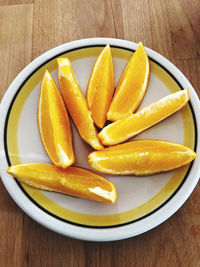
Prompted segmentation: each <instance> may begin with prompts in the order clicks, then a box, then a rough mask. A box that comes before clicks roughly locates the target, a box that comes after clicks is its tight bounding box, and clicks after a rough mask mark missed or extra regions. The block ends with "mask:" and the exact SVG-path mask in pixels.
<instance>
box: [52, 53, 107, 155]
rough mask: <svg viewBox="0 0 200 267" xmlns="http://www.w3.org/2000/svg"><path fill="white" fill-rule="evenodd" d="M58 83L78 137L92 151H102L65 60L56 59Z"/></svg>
mask: <svg viewBox="0 0 200 267" xmlns="http://www.w3.org/2000/svg"><path fill="white" fill-rule="evenodd" d="M57 61H58V81H59V84H60V88H61V91H62V94H63V97H64V101H65V103H66V105H67V108H68V110H69V112H70V115H71V117H72V119H73V121H74V123H75V125H76V127H77V129H78V131H79V134H80V136H81V137H82V138H83V140H85V142H87V143H88V144H90V145H91V146H92V147H93V148H94V149H97V150H100V149H103V146H102V144H101V142H100V140H99V138H98V136H97V131H96V129H95V126H94V121H93V119H92V116H91V112H90V111H89V109H88V105H87V102H86V100H85V97H84V95H83V93H82V91H81V89H80V86H79V84H78V82H77V80H76V77H75V74H74V72H73V69H72V66H71V63H70V61H69V59H67V58H58V59H57Z"/></svg>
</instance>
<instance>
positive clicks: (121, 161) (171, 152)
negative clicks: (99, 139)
mask: <svg viewBox="0 0 200 267" xmlns="http://www.w3.org/2000/svg"><path fill="white" fill-rule="evenodd" d="M196 156H197V155H196V153H195V152H194V151H192V150H191V149H189V148H187V147H185V146H183V145H180V144H176V143H172V142H167V141H159V140H139V141H132V142H127V143H124V144H121V145H117V146H113V147H108V148H105V149H103V150H101V151H95V152H92V153H90V154H89V156H88V162H89V164H90V166H91V167H92V168H93V169H95V170H97V171H100V172H103V173H109V174H121V175H129V174H134V175H149V174H154V173H159V172H165V171H169V170H172V169H175V168H178V167H180V166H182V165H185V164H187V163H189V162H191V161H192V160H193V159H194V158H196Z"/></svg>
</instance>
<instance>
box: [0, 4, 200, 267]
mask: <svg viewBox="0 0 200 267" xmlns="http://www.w3.org/2000/svg"><path fill="white" fill-rule="evenodd" d="M97 36H98V37H102V36H103V37H116V38H121V39H126V40H131V41H135V42H138V41H140V40H142V41H143V43H144V44H145V45H146V46H147V47H150V48H152V49H154V50H156V51H157V52H159V53H160V54H162V55H164V56H165V57H167V58H168V59H169V60H171V61H172V62H173V63H174V64H175V65H176V66H177V67H178V68H179V69H180V70H182V72H183V73H184V74H185V75H186V77H187V78H188V79H189V80H190V81H191V83H192V85H193V86H194V88H195V90H196V92H197V93H198V94H199V96H200V87H199V85H200V2H199V0H190V1H189V0H174V1H167V0H149V1H148V0H143V1H141V0H134V1H132V0H104V1H103V0H87V1H86V0H70V1H69V0H66V1H64V0H59V1H56V0H35V1H34V0H0V59H1V64H0V81H1V89H0V99H1V98H2V97H3V95H4V93H5V92H6V90H7V88H8V86H9V84H10V83H11V81H12V80H13V78H14V77H15V76H16V75H17V74H18V73H19V72H20V71H21V70H22V69H23V68H24V67H25V66H26V65H27V64H28V63H29V62H31V61H32V60H33V59H34V58H36V57H37V56H39V55H40V54H42V53H43V52H45V51H47V50H49V49H50V48H53V47H55V46H57V45H60V44H62V43H66V42H69V41H72V40H76V39H81V38H87V37H97ZM0 195H1V197H0V266H2V267H7V266H8V267H11V266H13V267H18V266H20V267H24V266H31V267H39V266H47V267H49V266H59V267H60V266H70V267H71V266H80V267H82V266H86V267H88V266H92V267H93V266H119V267H123V266H128V267H129V266H135V267H138V266H154V267H155V266H162V267H163V266H192V267H198V266H200V207H199V199H200V191H199V185H198V186H197V187H196V188H195V190H194V191H193V193H192V195H191V196H190V198H189V199H188V200H187V202H186V203H185V204H184V205H183V207H181V208H180V209H179V211H178V212H176V214H174V215H173V216H172V217H171V218H170V219H168V220H167V221H166V222H164V223H163V224H162V225H160V226H158V227H157V228H155V229H153V230H151V231H149V232H147V233H145V234H143V235H140V236H137V237H134V238H130V239H127V240H123V241H117V242H108V243H92V242H85V241H79V240H75V239H71V238H67V237H63V236H61V235H58V234H56V233H53V232H51V231H49V230H47V229H45V228H43V227H42V226H41V225H39V224H37V223H36V222H34V221H33V220H32V219H31V218H29V217H28V216H27V215H26V214H24V213H23V212H22V211H21V210H20V208H18V206H17V205H16V204H15V203H14V201H13V200H12V199H11V198H10V196H9V195H8V193H7V191H6V190H5V188H4V186H3V184H2V183H1V184H0Z"/></svg>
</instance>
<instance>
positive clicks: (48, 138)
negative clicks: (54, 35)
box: [38, 71, 75, 168]
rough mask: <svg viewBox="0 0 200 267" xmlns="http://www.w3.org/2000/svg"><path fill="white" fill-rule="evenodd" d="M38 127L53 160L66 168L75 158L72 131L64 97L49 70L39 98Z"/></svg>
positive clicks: (43, 81)
mask: <svg viewBox="0 0 200 267" xmlns="http://www.w3.org/2000/svg"><path fill="white" fill-rule="evenodd" d="M38 127H39V132H40V136H41V140H42V143H43V145H44V148H45V150H46V152H47V154H48V155H49V157H50V159H51V160H52V162H53V163H54V164H55V165H57V166H60V167H63V168H66V167H68V166H69V165H71V164H72V163H73V162H74V160H75V157H74V152H73V147H72V133H71V127H70V122H69V118H68V114H67V110H66V108H65V105H64V102H63V99H62V97H61V95H60V93H59V91H58V88H57V86H56V84H55V82H54V80H53V78H52V76H51V75H50V73H49V72H48V71H46V72H45V74H44V77H43V80H42V84H41V92H40V98H39V106H38Z"/></svg>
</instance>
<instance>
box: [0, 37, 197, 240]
mask: <svg viewBox="0 0 200 267" xmlns="http://www.w3.org/2000/svg"><path fill="white" fill-rule="evenodd" d="M107 43H109V44H110V45H111V50H112V55H113V60H114V71H115V83H116V84H117V82H118V80H119V78H120V75H121V74H122V71H123V69H124V68H125V66H126V64H127V62H128V60H129V59H130V57H131V56H132V54H133V52H134V51H135V49H136V48H137V44H135V43H132V42H128V41H124V40H119V39H110V38H94V39H84V40H80V41H74V42H71V43H67V44H64V45H61V46H58V47H56V48H54V49H52V50H50V51H48V52H46V53H44V54H43V55H41V56H40V57H38V58H37V59H35V60H34V61H33V62H31V63H30V64H29V65H28V66H27V67H26V68H25V69H24V70H23V71H22V72H21V73H20V74H19V75H18V76H17V77H16V79H15V80H14V81H13V82H12V84H11V85H10V87H9V89H8V90H7V92H6V94H5V96H4V98H3V100H2V103H1V106H0V129H1V131H0V150H1V154H0V162H1V166H0V171H1V178H2V181H3V183H4V185H5V187H6V188H7V190H8V192H9V193H10V195H11V197H12V198H13V199H14V201H16V203H17V204H18V205H19V206H20V207H21V208H22V209H23V210H24V212H26V213H27V214H28V215H29V216H31V217H32V218H33V219H34V220H36V221H37V222H39V223H41V224H42V225H44V226H46V227H48V228H49V229H51V230H53V231H56V232H58V233H60V234H63V235H67V236H70V237H74V238H78V239H83V240H93V241H109V240H118V239H124V238H128V237H131V236H135V235H138V234H141V233H144V232H145V231H148V230H150V229H152V228H153V227H155V226H157V225H159V224H160V223H162V222H163V221H165V220H166V219H167V218H169V217H170V216H171V215H172V214H173V213H174V212H176V211H177V210H178V208H180V206H181V205H182V204H183V203H184V202H185V201H186V199H187V198H188V197H189V195H190V194H191V192H192V190H193V189H194V187H195V185H196V184H197V182H198V179H199V174H200V162H199V156H198V157H197V158H196V159H195V161H194V162H192V163H191V164H189V165H186V166H184V167H181V168H179V169H177V170H175V171H170V172H167V173H161V174H157V175H153V176H146V177H135V176H109V175H105V177H107V178H108V179H110V180H111V181H112V182H113V183H114V184H115V186H116V189H117V193H118V197H117V202H116V203H115V204H113V205H108V204H102V203H97V202H92V201H89V200H85V199H79V198H74V197H71V196H67V195H62V194H58V193H53V192H44V191H40V190H36V189H32V188H29V187H27V186H24V185H22V184H20V183H19V182H17V181H16V180H15V179H13V178H11V177H10V176H9V175H8V174H7V173H6V170H7V168H8V166H9V165H14V164H19V163H22V162H23V163H25V162H30V163H31V162H43V163H50V160H49V158H48V156H47V155H46V153H45V151H44V148H43V146H42V143H41V140H40V137H39V132H38V126H37V106H38V97H39V92H40V83H41V79H42V77H43V74H44V71H45V70H46V69H48V70H49V71H50V72H51V73H52V75H53V77H54V78H55V81H56V83H57V75H56V72H57V70H56V69H57V63H56V58H57V57H65V56H66V57H68V58H69V59H70V60H71V62H72V66H73V69H74V72H75V75H76V77H77V80H78V82H79V84H80V86H81V88H82V90H83V93H85V92H86V88H87V83H88V79H89V75H90V72H91V69H92V66H93V64H94V61H95V59H96V57H97V56H98V55H99V53H100V51H101V50H102V49H103V47H104V46H105V45H106V44H107ZM146 51H147V53H148V56H149V59H150V65H151V74H150V80H149V85H148V89H147V92H146V95H145V97H144V100H143V102H142V104H141V106H140V108H141V107H144V106H146V105H148V104H150V103H153V102H154V101H156V100H158V99H160V98H162V97H164V96H166V95H169V94H171V93H173V92H176V91H178V90H183V89H185V88H187V87H188V88H189V94H190V101H189V103H188V104H187V105H186V106H185V107H184V108H182V109H181V111H178V112H176V113H175V114H173V115H172V116H170V117H169V118H167V119H165V120H164V121H162V122H160V123H159V124H157V125H155V126H153V127H152V128H150V129H148V130H146V131H145V132H143V133H141V134H140V135H138V136H137V137H136V138H134V139H160V140H168V141H173V142H176V143H181V144H184V145H185V146H187V147H190V148H191V149H193V150H195V151H196V152H197V154H199V147H198V140H199V131H200V129H199V123H198V122H199V121H200V105H199V99H198V97H197V95H196V93H195V91H194V89H193V88H192V86H191V84H190V83H189V81H188V80H187V79H186V78H185V76H184V75H183V74H182V73H181V72H180V71H179V70H178V69H177V68H176V67H175V66H174V65H173V64H172V63H170V62H169V61H168V60H167V59H165V58H164V57H162V56H161V55H159V54H158V53H156V52H154V51H152V50H151V49H148V48H146ZM71 124H72V130H73V138H74V149H75V154H76V162H75V165H76V166H81V167H84V168H87V169H90V167H89V165H88V162H87V156H88V154H89V152H91V151H92V148H91V147H89V145H87V144H86V143H85V142H84V141H82V140H81V138H80V136H79V134H78V132H77V130H76V128H75V127H74V125H73V123H71Z"/></svg>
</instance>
